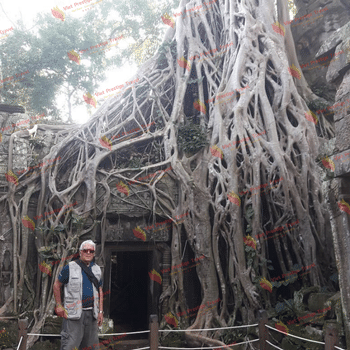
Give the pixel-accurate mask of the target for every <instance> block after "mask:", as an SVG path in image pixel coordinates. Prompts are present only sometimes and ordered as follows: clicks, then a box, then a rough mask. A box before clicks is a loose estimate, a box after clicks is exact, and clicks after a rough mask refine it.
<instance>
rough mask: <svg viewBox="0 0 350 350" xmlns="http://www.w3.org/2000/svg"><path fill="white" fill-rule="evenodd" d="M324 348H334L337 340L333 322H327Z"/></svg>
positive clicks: (330, 349) (328, 349)
mask: <svg viewBox="0 0 350 350" xmlns="http://www.w3.org/2000/svg"><path fill="white" fill-rule="evenodd" d="M324 341H325V343H326V344H325V347H324V348H325V350H334V345H337V342H338V332H337V328H336V327H335V326H334V325H333V324H328V325H327V327H326V335H325V340H324Z"/></svg>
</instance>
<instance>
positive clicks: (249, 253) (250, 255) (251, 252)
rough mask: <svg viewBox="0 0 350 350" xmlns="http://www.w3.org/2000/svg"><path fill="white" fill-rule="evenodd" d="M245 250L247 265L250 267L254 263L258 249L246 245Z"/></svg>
mask: <svg viewBox="0 0 350 350" xmlns="http://www.w3.org/2000/svg"><path fill="white" fill-rule="evenodd" d="M244 250H245V252H246V260H247V266H248V267H250V266H252V265H253V262H254V259H255V257H256V250H255V249H254V248H252V247H250V246H248V245H246V244H245V245H244Z"/></svg>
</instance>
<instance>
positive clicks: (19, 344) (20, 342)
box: [17, 335, 23, 350]
mask: <svg viewBox="0 0 350 350" xmlns="http://www.w3.org/2000/svg"><path fill="white" fill-rule="evenodd" d="M22 339H23V335H22V336H21V339H20V340H19V343H18V346H17V350H18V349H19V347H20V346H21V344H22Z"/></svg>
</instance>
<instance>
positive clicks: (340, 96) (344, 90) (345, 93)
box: [335, 72, 350, 114]
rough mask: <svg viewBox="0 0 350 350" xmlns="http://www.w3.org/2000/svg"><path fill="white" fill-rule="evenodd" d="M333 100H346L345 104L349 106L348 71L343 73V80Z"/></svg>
mask: <svg viewBox="0 0 350 350" xmlns="http://www.w3.org/2000/svg"><path fill="white" fill-rule="evenodd" d="M335 100H336V101H344V102H345V101H346V106H348V108H349V106H350V72H347V73H346V74H345V75H344V77H343V81H342V83H341V84H340V86H339V88H338V90H337V94H336V96H335ZM349 114H350V113H349Z"/></svg>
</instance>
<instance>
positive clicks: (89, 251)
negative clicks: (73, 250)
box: [82, 249, 95, 254]
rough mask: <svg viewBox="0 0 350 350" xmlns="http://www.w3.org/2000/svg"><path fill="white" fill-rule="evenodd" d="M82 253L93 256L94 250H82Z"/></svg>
mask: <svg viewBox="0 0 350 350" xmlns="http://www.w3.org/2000/svg"><path fill="white" fill-rule="evenodd" d="M82 252H83V253H85V254H90V253H91V254H95V251H94V250H91V249H82Z"/></svg>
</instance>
